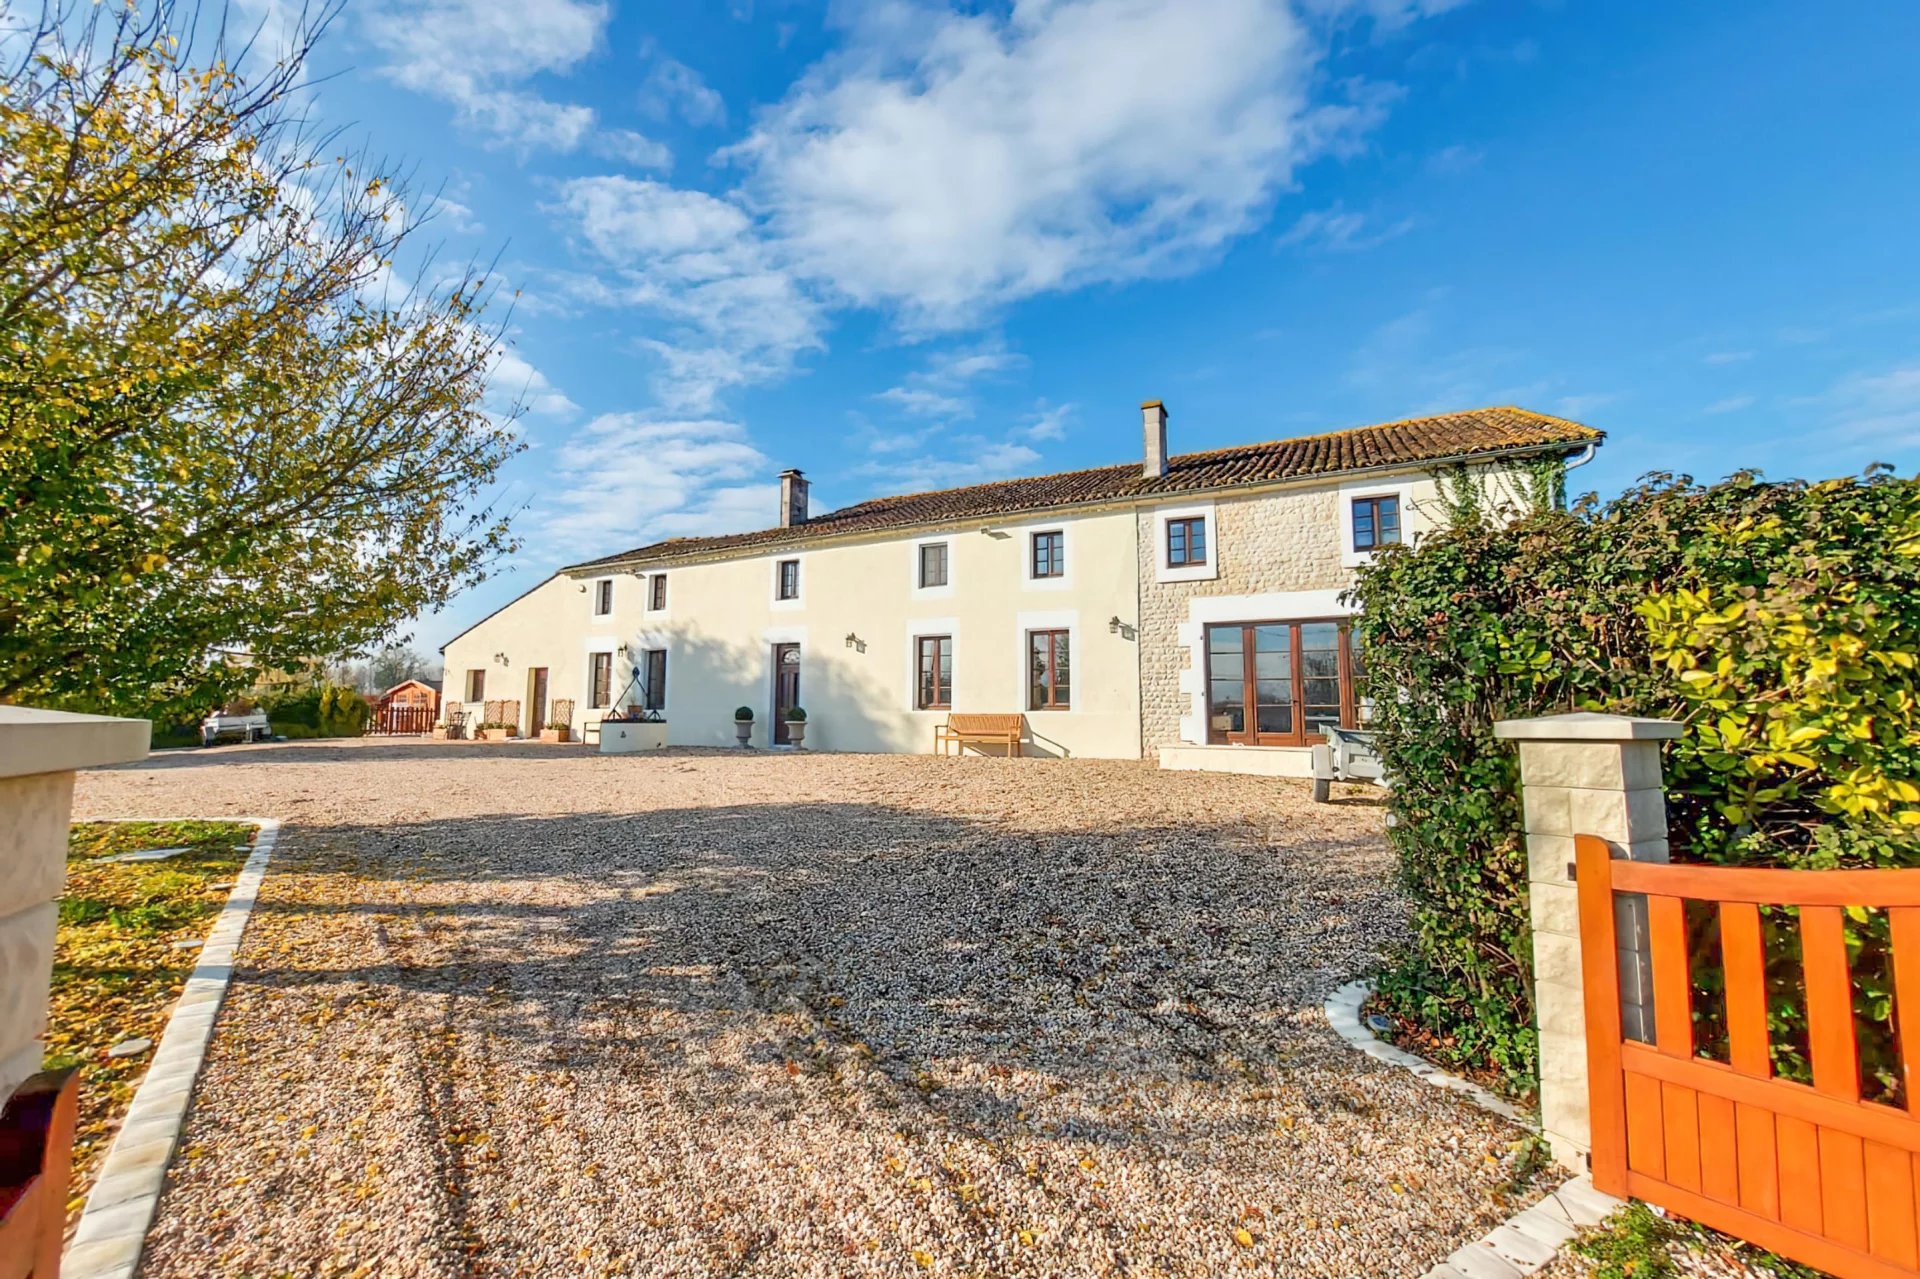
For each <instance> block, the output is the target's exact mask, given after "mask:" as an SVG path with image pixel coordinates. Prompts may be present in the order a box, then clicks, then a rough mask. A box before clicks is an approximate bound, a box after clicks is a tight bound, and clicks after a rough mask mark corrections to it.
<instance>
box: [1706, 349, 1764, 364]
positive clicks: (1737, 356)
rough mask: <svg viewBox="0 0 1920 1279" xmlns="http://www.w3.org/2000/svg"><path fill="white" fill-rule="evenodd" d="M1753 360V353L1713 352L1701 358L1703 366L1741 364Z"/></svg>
mask: <svg viewBox="0 0 1920 1279" xmlns="http://www.w3.org/2000/svg"><path fill="white" fill-rule="evenodd" d="M1752 358H1753V352H1752V351H1713V352H1710V353H1708V354H1706V355H1703V356H1701V357H1700V362H1701V363H1702V364H1741V363H1744V362H1745V361H1747V360H1751V359H1752Z"/></svg>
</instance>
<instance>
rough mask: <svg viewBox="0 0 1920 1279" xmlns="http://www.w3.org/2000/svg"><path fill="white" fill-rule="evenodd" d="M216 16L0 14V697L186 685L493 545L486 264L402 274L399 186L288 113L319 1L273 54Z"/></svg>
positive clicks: (496, 521) (321, 633)
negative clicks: (406, 278)
mask: <svg viewBox="0 0 1920 1279" xmlns="http://www.w3.org/2000/svg"><path fill="white" fill-rule="evenodd" d="M17 12H18V11H17V10H16V11H15V14H16V16H17ZM5 15H6V9H5V7H4V6H0V22H5V21H8V20H9V19H7V18H6V16H5ZM222 16H223V15H221V14H219V13H214V12H209V11H190V10H185V9H182V8H181V7H179V6H176V5H175V4H172V3H169V2H167V0H157V3H138V4H126V5H104V6H95V5H91V4H73V5H71V6H70V5H68V4H67V3H66V2H65V0H47V4H46V7H45V8H43V9H42V11H41V13H40V17H39V20H38V22H37V25H35V26H34V27H33V28H31V29H28V30H15V31H12V32H10V33H8V35H9V36H10V38H7V39H0V58H5V59H7V61H6V63H5V65H4V66H0V701H14V702H27V701H31V702H37V703H42V704H53V705H67V706H81V707H93V708H101V709H114V710H118V709H127V710H140V711H147V712H152V713H158V714H166V713H169V712H181V711H188V712H190V711H192V710H194V709H195V708H204V707H205V706H206V705H208V704H211V703H212V702H215V701H217V700H219V699H220V698H221V697H222V696H224V695H225V694H226V693H228V692H230V691H231V690H233V689H235V688H238V687H242V686H244V685H245V684H246V683H247V681H248V680H249V678H250V677H251V675H252V673H253V672H254V671H255V670H259V669H271V668H276V667H286V666H289V665H292V664H295V663H297V662H299V661H300V660H302V659H307V658H313V657H320V656H331V655H335V654H341V653H348V652H353V651H364V650H366V649H368V648H369V647H371V646H372V645H373V644H374V643H376V642H377V641H378V640H379V639H380V638H381V637H382V636H384V635H387V634H390V633H391V632H392V631H393V630H394V628H395V627H396V625H399V624H400V623H402V622H403V621H404V620H405V619H407V618H409V617H411V616H413V615H415V614H418V613H419V612H421V611H423V610H430V609H432V608H434V607H436V606H437V605H439V604H441V603H443V602H444V601H445V600H446V599H447V598H448V597H449V596H450V595H452V594H453V593H454V592H456V591H458V590H460V589H461V588H463V587H464V586H466V585H469V584H470V583H472V582H473V581H475V580H477V579H478V578H479V577H480V576H482V575H483V574H484V573H485V572H486V571H487V569H488V566H489V564H490V563H491V562H492V561H494V560H496V559H497V558H498V557H499V556H500V555H501V554H503V553H504V552H505V551H507V550H509V549H511V541H510V535H509V531H508V528H507V525H506V521H505V520H504V519H503V518H502V517H501V516H500V515H499V514H498V512H497V511H495V510H494V509H493V508H492V507H491V506H490V505H489V504H488V503H487V502H486V500H485V495H486V494H487V493H488V492H489V491H490V490H491V486H492V482H493V480H494V478H495V475H496V473H497V471H498V469H499V468H500V466H501V465H502V463H503V462H504V461H505V460H506V459H507V458H508V457H509V456H511V455H512V453H513V452H515V451H516V450H517V448H518V447H519V445H518V443H517V439H516V434H515V429H514V422H513V419H514V418H515V417H516V416H517V412H516V411H515V410H512V409H509V410H507V411H504V412H500V413H490V412H489V411H488V408H487V406H486V405H485V403H484V402H483V400H484V396H485V394H486V385H487V377H488V373H489V370H490V369H491V368H492V366H493V365H494V364H495V363H496V362H497V358H498V352H499V345H500V336H499V329H498V328H497V327H490V326H488V325H486V324H485V323H483V318H482V312H483V310H484V308H485V306H486V304H487V302H488V300H489V298H490V295H491V292H492V289H491V286H490V283H489V280H488V278H487V275H486V272H485V270H484V269H482V268H477V267H470V268H468V269H465V270H451V271H441V270H439V269H438V268H437V267H436V266H435V264H434V263H433V261H432V257H431V254H430V253H427V252H425V251H420V252H416V253H415V254H413V256H414V258H415V259H416V260H417V261H420V262H423V263H424V265H422V266H420V267H419V270H418V275H417V279H418V281H419V282H418V283H415V284H413V285H405V284H397V283H395V281H394V279H393V275H392V273H393V271H394V263H395V259H396V255H397V254H398V253H399V251H400V250H401V249H402V247H403V246H407V247H409V248H413V247H416V244H417V235H416V233H417V232H419V230H420V229H421V226H422V219H421V214H420V210H419V209H418V208H417V207H416V202H414V201H412V200H411V199H410V197H409V193H408V191H407V190H406V189H405V187H404V185H403V184H400V183H398V182H396V179H395V175H394V174H393V173H392V171H391V170H390V169H388V168H386V167H384V166H380V165H369V164H368V163H366V162H365V160H364V158H363V157H360V156H357V155H354V154H349V153H346V152H344V151H343V150H342V149H341V148H340V147H339V146H338V139H337V137H335V136H334V135H330V134H326V133H322V132H317V131H316V130H315V129H314V127H313V126H312V125H311V123H310V122H309V120H308V119H307V118H306V116H305V115H304V114H303V112H302V107H301V103H302V101H303V98H304V92H303V75H302V68H303V65H304V63H305V61H306V59H307V56H308V53H309V52H310V50H311V49H312V47H313V43H314V40H315V39H316V38H317V37H318V36H319V35H320V34H321V33H322V32H323V31H324V29H325V26H326V23H325V21H324V18H325V17H326V16H327V15H326V14H322V15H320V18H321V20H319V21H314V22H311V23H306V24H303V25H302V27H301V28H300V30H299V31H298V33H296V35H295V38H294V39H293V41H292V44H291V48H290V49H289V50H288V51H287V52H285V53H284V54H282V55H281V56H278V57H277V58H267V57H262V56H261V55H260V52H259V51H258V50H256V49H249V48H247V47H245V42H244V39H234V38H230V37H229V36H228V35H227V34H226V33H225V32H224V31H221V30H219V29H218V23H219V20H220V19H221V18H222ZM16 25H17V22H16ZM249 67H257V70H254V71H252V72H248V71H246V70H244V68H249Z"/></svg>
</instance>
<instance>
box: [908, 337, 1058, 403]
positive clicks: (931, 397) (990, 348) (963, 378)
mask: <svg viewBox="0 0 1920 1279" xmlns="http://www.w3.org/2000/svg"><path fill="white" fill-rule="evenodd" d="M1026 362H1027V357H1026V356H1024V355H1021V354H1020V353H1019V352H1017V351H1009V350H1007V349H1006V347H1005V345H1004V344H1003V343H1001V342H1000V341H999V340H998V339H997V338H996V339H994V340H992V341H989V342H985V343H982V344H980V345H978V346H973V347H959V348H955V349H950V350H944V351H938V352H935V353H934V354H933V355H932V356H930V357H929V358H928V360H927V363H926V367H924V368H922V369H919V370H916V371H915V372H913V373H910V374H908V375H907V380H906V381H905V382H904V383H903V384H901V385H899V386H891V387H888V388H887V389H886V390H884V391H882V392H880V393H879V394H878V395H876V396H874V397H873V398H874V399H876V400H880V401H882V402H884V403H888V404H891V405H893V406H894V407H895V408H897V409H900V410H901V411H902V412H905V413H911V414H914V415H916V416H920V417H972V416H973V412H974V402H973V397H972V396H971V395H970V394H968V392H967V388H968V387H969V385H971V384H972V383H973V382H975V381H977V380H979V379H981V378H987V377H992V376H993V375H995V374H998V373H1004V372H1006V371H1008V370H1010V369H1016V368H1020V367H1023V366H1024V365H1025V364H1026Z"/></svg>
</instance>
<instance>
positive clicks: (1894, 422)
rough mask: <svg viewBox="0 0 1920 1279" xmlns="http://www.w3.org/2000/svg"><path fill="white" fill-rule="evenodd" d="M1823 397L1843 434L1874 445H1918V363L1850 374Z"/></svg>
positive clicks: (1919, 413)
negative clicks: (1880, 370) (1874, 371)
mask: <svg viewBox="0 0 1920 1279" xmlns="http://www.w3.org/2000/svg"><path fill="white" fill-rule="evenodd" d="M1824 398H1825V400H1826V402H1827V403H1828V404H1829V405H1830V406H1831V408H1832V414H1833V416H1832V421H1833V425H1834V427H1835V429H1836V431H1837V432H1838V434H1840V435H1841V436H1843V437H1846V438H1849V439H1852V440H1855V441H1858V442H1860V443H1863V444H1868V445H1872V446H1874V447H1889V446H1890V447H1897V448H1912V447H1914V446H1916V445H1920V362H1916V363H1912V364H1906V365H1901V366H1899V367H1896V368H1892V369H1888V370H1886V371H1884V372H1879V373H1856V374H1853V375H1852V376H1850V377H1847V378H1843V379H1842V380H1841V381H1840V382H1839V383H1838V384H1837V385H1836V386H1835V387H1834V388H1833V389H1832V390H1831V391H1829V392H1828V393H1827V395H1826V396H1825V397H1824Z"/></svg>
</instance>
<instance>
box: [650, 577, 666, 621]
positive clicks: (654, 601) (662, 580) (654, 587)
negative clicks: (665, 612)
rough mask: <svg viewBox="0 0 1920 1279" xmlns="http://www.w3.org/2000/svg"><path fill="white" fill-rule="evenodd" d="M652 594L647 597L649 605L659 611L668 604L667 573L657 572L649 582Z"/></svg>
mask: <svg viewBox="0 0 1920 1279" xmlns="http://www.w3.org/2000/svg"><path fill="white" fill-rule="evenodd" d="M649 590H651V592H652V594H651V595H650V596H648V598H647V607H648V608H650V609H652V610H653V611H654V612H656V613H658V612H659V611H660V610H661V609H663V608H665V607H666V606H667V575H666V574H665V573H655V574H654V575H653V580H652V581H651V582H650V583H649Z"/></svg>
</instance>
